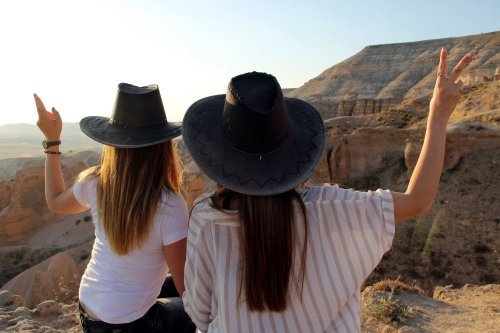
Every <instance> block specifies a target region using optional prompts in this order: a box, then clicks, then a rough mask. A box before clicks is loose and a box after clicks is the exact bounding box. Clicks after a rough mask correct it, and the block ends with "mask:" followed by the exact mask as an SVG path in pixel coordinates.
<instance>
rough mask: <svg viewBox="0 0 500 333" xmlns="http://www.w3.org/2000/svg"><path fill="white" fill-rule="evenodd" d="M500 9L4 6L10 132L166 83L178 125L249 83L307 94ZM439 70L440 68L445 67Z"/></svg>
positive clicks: (489, 1)
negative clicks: (39, 106) (251, 78)
mask: <svg viewBox="0 0 500 333" xmlns="http://www.w3.org/2000/svg"><path fill="white" fill-rule="evenodd" d="M499 17H500V1H498V0H440V1H433V0H419V1H403V0H399V1H396V0H392V1H389V0H386V1H382V0H381V1H371V0H370V1H369V0H366V1H360V0H349V1H347V0H345V1H337V0H329V1H327V0H324V1H320V0H309V1H305V0H304V1H301V2H298V1H282V0H275V1H273V0H252V1H238V0H231V1H222V0H221V1H214V0H203V1H202V0H199V1H187V0H186V1H169V0H163V1H161V0H136V1H131V0H119V1H118V0H115V1H113V0H86V1H71V0H63V1H55V0H33V1H30V0H15V1H14V0H11V1H8V0H0V103H1V107H2V111H1V118H0V125H2V124H5V123H20V122H27V123H35V121H36V111H35V106H34V103H33V98H32V93H34V92H36V93H38V94H39V95H40V96H41V97H42V99H43V100H44V101H45V103H46V106H48V107H50V106H55V107H56V108H57V109H58V110H59V112H60V113H61V115H62V118H63V120H64V121H66V122H77V121H79V120H80V119H81V118H82V117H83V116H87V115H103V116H109V115H110V114H111V109H112V106H113V102H114V98H115V96H116V89H117V84H118V83H119V82H128V83H132V84H135V85H147V84H150V83H157V84H158V85H159V87H160V92H161V94H162V98H163V102H164V104H165V108H166V110H167V117H168V119H169V120H170V121H180V120H182V116H183V114H184V112H185V110H186V109H187V108H188V107H189V105H191V103H193V102H194V101H196V100H197V99H199V98H202V97H205V96H208V95H212V94H218V93H225V89H226V87H227V83H228V82H229V80H230V78H231V77H233V76H235V75H237V74H241V73H244V72H248V71H253V70H257V71H265V72H268V73H271V74H274V75H275V76H276V77H277V78H278V81H279V82H280V84H281V86H282V87H283V88H292V87H299V86H300V85H302V84H303V83H305V82H306V81H308V80H309V79H312V78H314V77H315V76H317V75H318V74H320V73H321V72H322V71H324V70H325V69H327V68H329V67H331V66H333V65H335V64H336V63H338V62H340V61H342V60H344V59H346V58H348V57H350V56H352V55H353V54H355V53H356V52H358V51H360V50H361V49H362V48H363V47H364V46H366V45H373V44H385V43H395V42H410V41H417V40H424V39H435V38H443V37H455V36H464V35H472V34H478V33H482V32H491V31H498V30H500V19H499ZM436 61H437V59H436Z"/></svg>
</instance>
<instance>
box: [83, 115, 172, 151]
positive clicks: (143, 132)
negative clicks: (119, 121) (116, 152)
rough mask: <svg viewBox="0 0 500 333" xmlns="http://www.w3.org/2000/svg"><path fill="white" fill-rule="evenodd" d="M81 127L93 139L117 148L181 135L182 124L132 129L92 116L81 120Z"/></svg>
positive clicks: (148, 144) (162, 140)
mask: <svg viewBox="0 0 500 333" xmlns="http://www.w3.org/2000/svg"><path fill="white" fill-rule="evenodd" d="M80 129H81V130H82V132H83V133H84V134H85V135H87V136H88V137H90V138H91V139H93V140H95V141H97V142H100V143H102V144H105V145H108V146H113V147H117V148H141V147H147V146H152V145H155V144H158V143H161V142H165V141H168V140H171V139H173V138H175V137H177V136H179V135H181V124H180V123H170V122H166V123H165V124H163V126H159V127H156V128H150V129H144V128H142V129H140V130H132V129H131V128H126V127H122V126H117V125H115V124H113V123H111V122H110V119H109V118H107V117H99V116H91V117H85V118H83V119H82V120H81V121H80Z"/></svg>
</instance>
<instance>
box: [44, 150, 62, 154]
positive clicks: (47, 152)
mask: <svg viewBox="0 0 500 333" xmlns="http://www.w3.org/2000/svg"><path fill="white" fill-rule="evenodd" d="M45 154H49V155H61V152H60V151H50V150H46V151H45Z"/></svg>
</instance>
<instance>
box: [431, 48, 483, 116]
mask: <svg viewBox="0 0 500 333" xmlns="http://www.w3.org/2000/svg"><path fill="white" fill-rule="evenodd" d="M473 55H474V53H473V52H469V53H467V54H466V55H465V56H464V57H463V58H462V59H461V60H460V62H459V63H458V64H457V65H456V66H455V68H454V69H453V71H452V72H451V74H450V75H448V52H447V51H446V49H445V48H442V49H441V55H440V59H439V70H438V73H437V80H436V85H435V86H434V93H433V95H432V99H431V103H430V113H429V116H431V117H433V118H437V120H441V121H444V122H448V119H449V118H450V116H451V114H452V112H453V110H454V109H455V106H456V105H457V104H458V102H459V101H460V97H461V96H462V95H461V93H460V89H461V88H462V81H461V80H459V79H458V77H459V76H460V74H461V73H462V71H463V70H464V68H465V67H466V66H467V65H468V64H469V63H470V61H471V60H472V56H473Z"/></svg>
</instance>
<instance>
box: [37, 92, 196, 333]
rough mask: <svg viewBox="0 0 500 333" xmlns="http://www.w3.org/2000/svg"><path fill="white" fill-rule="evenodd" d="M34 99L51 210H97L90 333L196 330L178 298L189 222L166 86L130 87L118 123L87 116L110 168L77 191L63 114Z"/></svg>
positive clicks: (85, 176) (85, 286)
mask: <svg viewBox="0 0 500 333" xmlns="http://www.w3.org/2000/svg"><path fill="white" fill-rule="evenodd" d="M34 97H35V103H36V107H37V111H38V122H37V125H38V127H39V128H40V130H41V131H42V132H43V134H44V135H45V140H44V141H43V147H44V148H45V153H46V156H47V157H46V162H45V198H46V201H47V205H48V207H49V209H50V210H52V211H53V212H56V213H59V214H75V213H80V212H83V211H85V210H87V209H88V208H90V209H91V213H92V218H93V223H94V226H95V241H94V245H93V248H92V256H91V258H90V261H89V263H88V265H87V268H86V269H85V272H84V274H83V276H82V279H81V282H80V291H79V301H80V319H81V325H82V328H83V330H84V332H115V333H118V332H192V331H194V325H193V324H192V322H191V321H190V319H189V317H188V316H187V314H186V313H185V312H184V309H183V306H182V301H181V299H180V298H179V297H178V295H179V294H182V292H183V291H184V281H183V276H184V272H183V269H184V262H185V257H186V235H187V223H188V214H187V205H186V202H185V200H184V198H183V197H182V196H181V195H180V172H179V166H178V157H177V153H176V150H175V147H174V144H173V142H172V140H171V139H173V138H175V137H176V136H178V135H180V126H179V124H175V123H170V122H168V121H167V118H166V114H165V111H164V109H163V104H162V100H161V96H160V92H159V89H158V86H156V85H150V86H146V87H137V86H133V85H131V84H126V83H121V84H120V85H119V86H118V94H117V97H116V101H115V106H114V110H113V114H112V116H111V118H107V117H97V116H92V117H86V118H84V119H82V120H81V122H80V128H81V130H82V131H83V132H84V133H85V134H86V135H87V136H89V137H90V138H92V139H94V140H96V141H98V142H100V143H102V144H104V147H103V153H102V157H101V165H100V166H97V167H93V168H90V169H88V170H86V171H84V172H83V173H82V174H81V175H80V177H79V179H78V180H77V181H76V183H75V184H74V185H73V186H72V187H70V188H68V189H67V188H66V186H65V183H64V179H63V175H62V171H61V162H60V156H61V151H60V150H59V146H60V144H61V140H60V137H61V131H62V121H61V116H60V115H59V112H57V111H56V109H55V108H52V110H51V111H52V112H49V111H47V110H46V109H45V106H44V105H43V103H42V101H41V99H40V98H39V97H38V96H37V95H35V96H34ZM169 271H170V273H171V278H167V279H166V277H167V273H168V272H169ZM172 279H173V281H172ZM174 285H175V287H174ZM162 286H163V288H162ZM175 296H177V297H175Z"/></svg>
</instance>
